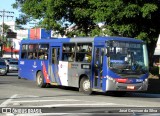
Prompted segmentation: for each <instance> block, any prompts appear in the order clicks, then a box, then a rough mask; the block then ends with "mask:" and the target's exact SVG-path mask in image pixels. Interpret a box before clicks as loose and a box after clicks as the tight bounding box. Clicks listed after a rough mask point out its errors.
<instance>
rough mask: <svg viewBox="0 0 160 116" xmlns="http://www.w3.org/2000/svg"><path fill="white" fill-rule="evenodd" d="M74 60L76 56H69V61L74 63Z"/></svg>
mask: <svg viewBox="0 0 160 116" xmlns="http://www.w3.org/2000/svg"><path fill="white" fill-rule="evenodd" d="M73 60H74V54H69V57H68V61H70V62H72V61H73Z"/></svg>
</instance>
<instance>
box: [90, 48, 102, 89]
mask: <svg viewBox="0 0 160 116" xmlns="http://www.w3.org/2000/svg"><path fill="white" fill-rule="evenodd" d="M103 52H104V48H102V47H95V49H94V62H93V73H92V74H93V88H95V89H102V72H103V70H102V62H103Z"/></svg>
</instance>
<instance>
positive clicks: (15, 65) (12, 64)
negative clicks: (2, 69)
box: [8, 60, 18, 72]
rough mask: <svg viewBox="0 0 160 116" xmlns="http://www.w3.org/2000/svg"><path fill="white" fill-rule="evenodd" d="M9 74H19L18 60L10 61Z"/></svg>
mask: <svg viewBox="0 0 160 116" xmlns="http://www.w3.org/2000/svg"><path fill="white" fill-rule="evenodd" d="M8 72H18V60H17V61H16V60H13V61H12V60H11V61H9V69H8Z"/></svg>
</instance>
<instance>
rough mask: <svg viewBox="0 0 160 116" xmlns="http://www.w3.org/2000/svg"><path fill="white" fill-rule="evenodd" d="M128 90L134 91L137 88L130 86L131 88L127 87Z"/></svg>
mask: <svg viewBox="0 0 160 116" xmlns="http://www.w3.org/2000/svg"><path fill="white" fill-rule="evenodd" d="M127 89H129V90H134V89H135V86H132V85H129V86H127Z"/></svg>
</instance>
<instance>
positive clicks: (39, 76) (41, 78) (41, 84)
mask: <svg viewBox="0 0 160 116" xmlns="http://www.w3.org/2000/svg"><path fill="white" fill-rule="evenodd" d="M36 82H37V86H38V87H41V88H44V87H46V83H44V76H43V74H42V72H41V71H39V72H38V73H37V77H36Z"/></svg>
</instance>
